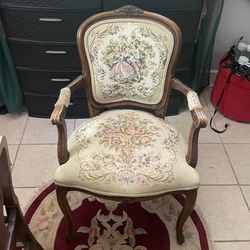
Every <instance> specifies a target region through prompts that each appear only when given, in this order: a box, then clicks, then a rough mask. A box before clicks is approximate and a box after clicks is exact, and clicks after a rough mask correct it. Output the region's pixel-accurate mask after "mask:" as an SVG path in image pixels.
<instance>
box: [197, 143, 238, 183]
mask: <svg viewBox="0 0 250 250" xmlns="http://www.w3.org/2000/svg"><path fill="white" fill-rule="evenodd" d="M197 170H198V172H199V174H200V178H201V184H237V180H236V178H235V175H234V173H233V170H232V167H231V165H230V162H229V160H228V158H227V155H226V152H225V150H224V147H223V145H221V144H199V155H198V165H197Z"/></svg>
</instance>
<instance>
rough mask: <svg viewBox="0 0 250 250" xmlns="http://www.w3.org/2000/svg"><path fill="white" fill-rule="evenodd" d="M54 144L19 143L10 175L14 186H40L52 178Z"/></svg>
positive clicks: (56, 163) (54, 166)
mask: <svg viewBox="0 0 250 250" xmlns="http://www.w3.org/2000/svg"><path fill="white" fill-rule="evenodd" d="M58 165H59V164H58V162H57V146H56V145H21V146H20V148H19V151H18V155H17V158H16V163H15V165H14V168H13V171H12V175H13V184H14V187H40V186H42V185H44V184H46V183H48V182H49V181H51V180H52V179H53V176H54V173H55V170H56V168H57V167H58Z"/></svg>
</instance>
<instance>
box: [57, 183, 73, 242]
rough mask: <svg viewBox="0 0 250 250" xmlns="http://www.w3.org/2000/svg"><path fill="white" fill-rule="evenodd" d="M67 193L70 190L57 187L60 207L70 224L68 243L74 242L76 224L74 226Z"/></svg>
mask: <svg viewBox="0 0 250 250" xmlns="http://www.w3.org/2000/svg"><path fill="white" fill-rule="evenodd" d="M67 193H68V189H67V188H65V187H61V186H56V197H57V202H58V204H59V207H60V209H61V211H62V213H63V215H64V216H65V218H66V220H67V223H68V232H67V236H66V240H67V241H68V242H72V240H73V232H74V224H73V217H72V211H71V208H70V206H69V203H68V200H67Z"/></svg>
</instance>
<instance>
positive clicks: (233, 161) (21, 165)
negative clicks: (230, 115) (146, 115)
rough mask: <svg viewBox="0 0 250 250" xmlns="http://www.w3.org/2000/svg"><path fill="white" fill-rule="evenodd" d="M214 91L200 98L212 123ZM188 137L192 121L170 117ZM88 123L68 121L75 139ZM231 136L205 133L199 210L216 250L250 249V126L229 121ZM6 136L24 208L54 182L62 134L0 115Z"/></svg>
mask: <svg viewBox="0 0 250 250" xmlns="http://www.w3.org/2000/svg"><path fill="white" fill-rule="evenodd" d="M210 92H211V88H209V87H208V88H207V89H205V91H204V93H203V94H202V95H201V96H200V99H201V102H202V104H203V106H204V109H205V111H206V114H207V116H208V118H210V117H211V114H212V111H213V107H212V105H211V103H210V101H209V95H210ZM168 120H169V122H170V123H172V124H174V125H175V126H176V127H177V128H178V129H179V130H180V132H182V133H183V134H184V136H185V137H186V139H187V138H188V133H189V126H187V124H191V116H190V114H189V112H188V111H186V110H184V111H182V112H181V113H180V114H179V115H178V116H171V117H168ZM226 120H228V119H226V118H224V117H223V116H222V115H219V114H218V115H217V116H216V118H215V125H216V126H217V127H221V128H222V127H223V125H224V123H225V122H226ZM82 121H83V120H80V119H79V120H68V121H67V125H68V131H69V134H70V133H71V132H72V131H73V129H74V128H75V126H77V125H78V124H79V123H80V122H82ZM229 123H230V127H229V128H228V131H227V132H226V133H225V134H222V135H218V134H216V133H214V132H213V131H212V130H211V129H210V128H206V129H205V130H203V131H202V132H201V135H200V141H199V143H200V145H199V162H198V166H197V169H198V171H199V173H200V176H201V187H200V190H199V195H198V201H197V206H198V207H199V208H200V210H201V211H202V212H203V215H204V217H205V218H206V220H207V222H208V225H209V227H210V231H211V237H212V240H213V241H214V242H215V243H214V245H215V249H216V250H248V249H250V124H243V123H239V122H234V121H229ZM0 135H5V136H6V137H7V140H8V143H9V151H10V157H11V161H12V163H13V166H12V169H13V171H12V174H13V182H14V186H15V190H16V193H17V195H18V196H19V199H20V202H21V205H22V207H25V205H26V204H27V202H28V201H29V200H30V198H31V197H32V196H33V195H34V193H35V192H37V191H38V190H39V188H40V187H41V186H42V185H43V184H45V183H47V182H49V181H50V180H51V179H52V178H53V173H54V171H55V169H56V167H57V165H58V164H57V159H56V140H57V139H56V138H57V131H56V128H55V127H54V126H52V125H51V124H50V122H49V120H48V119H38V118H31V117H28V116H27V114H26V113H25V112H23V113H21V114H19V115H13V114H7V115H1V116H0Z"/></svg>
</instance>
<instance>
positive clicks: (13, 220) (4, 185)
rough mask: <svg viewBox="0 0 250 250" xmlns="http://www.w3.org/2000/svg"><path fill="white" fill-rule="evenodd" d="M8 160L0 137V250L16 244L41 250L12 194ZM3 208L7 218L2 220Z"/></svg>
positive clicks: (13, 246) (3, 138) (11, 247)
mask: <svg viewBox="0 0 250 250" xmlns="http://www.w3.org/2000/svg"><path fill="white" fill-rule="evenodd" d="M10 167H11V163H10V159H9V153H8V147H7V141H6V139H5V137H1V136H0V173H1V174H0V236H1V240H0V249H1V250H7V249H8V250H14V249H16V243H17V242H18V243H19V242H20V243H22V244H23V246H24V248H25V249H33V250H42V249H43V248H42V247H41V245H40V244H39V243H38V242H37V241H36V239H35V238H34V236H33V235H32V233H31V231H30V230H29V227H28V225H27V223H26V222H25V219H24V217H23V214H22V211H21V208H20V205H19V202H18V198H17V196H16V195H15V193H14V189H13V185H12V179H11V172H10ZM3 206H5V209H6V212H7V217H6V220H5V218H4V213H3Z"/></svg>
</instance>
